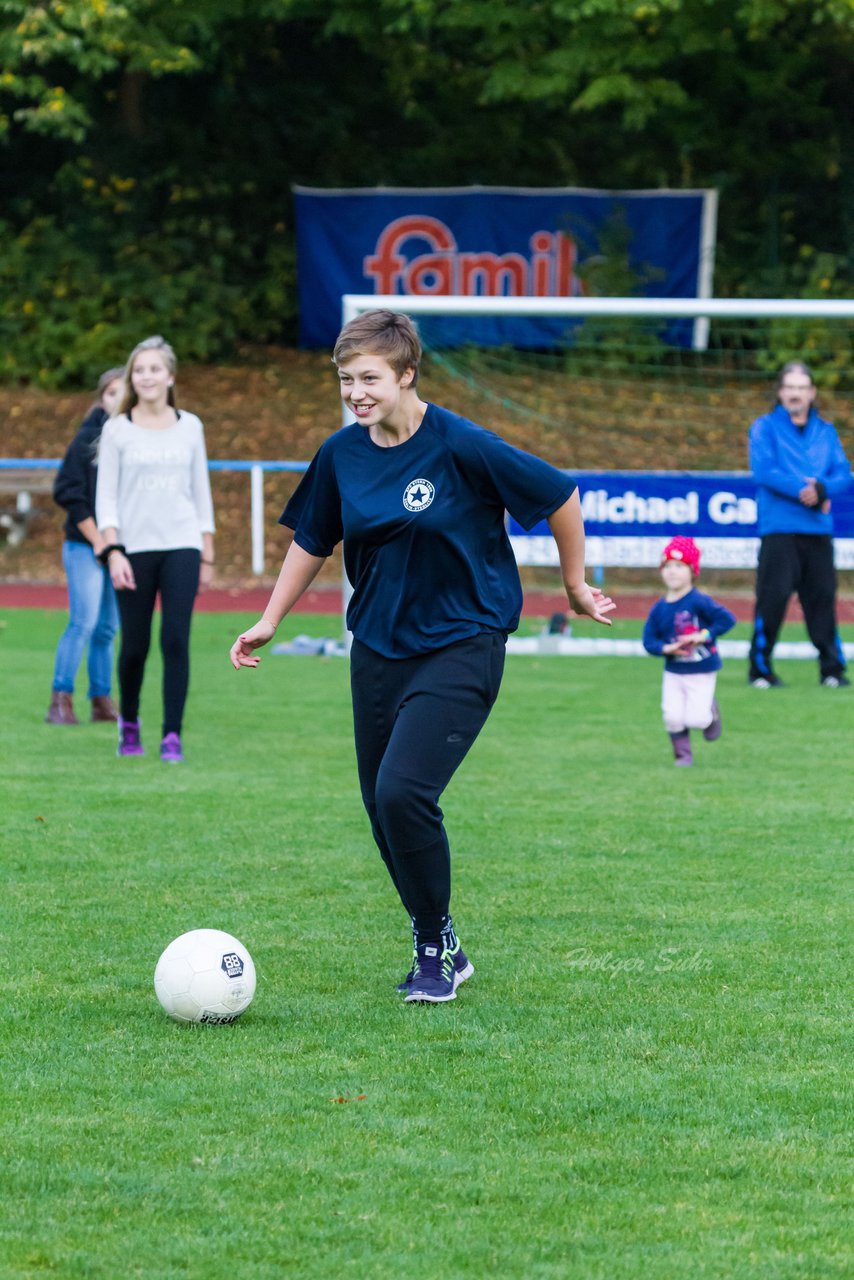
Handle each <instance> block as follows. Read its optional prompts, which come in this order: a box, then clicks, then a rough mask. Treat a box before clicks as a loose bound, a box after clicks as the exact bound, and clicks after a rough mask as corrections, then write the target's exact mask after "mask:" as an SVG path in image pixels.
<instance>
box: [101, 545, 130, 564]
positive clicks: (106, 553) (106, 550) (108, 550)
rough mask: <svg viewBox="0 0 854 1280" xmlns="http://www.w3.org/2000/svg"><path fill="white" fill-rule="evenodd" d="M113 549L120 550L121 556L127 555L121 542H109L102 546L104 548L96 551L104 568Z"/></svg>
mask: <svg viewBox="0 0 854 1280" xmlns="http://www.w3.org/2000/svg"><path fill="white" fill-rule="evenodd" d="M114 551H121V553H122V555H123V556H126V555H127V551H126V550H125V546H124V543H123V542H111V543H110V545H109V546H108V547H104V550H103V551H100V552H99V553H98V559H99V560H100V561H101V564H102V565H104V567H105V568H106V565H107V563H108V561H109V559H110V556H111V554H112V553H113V552H114Z"/></svg>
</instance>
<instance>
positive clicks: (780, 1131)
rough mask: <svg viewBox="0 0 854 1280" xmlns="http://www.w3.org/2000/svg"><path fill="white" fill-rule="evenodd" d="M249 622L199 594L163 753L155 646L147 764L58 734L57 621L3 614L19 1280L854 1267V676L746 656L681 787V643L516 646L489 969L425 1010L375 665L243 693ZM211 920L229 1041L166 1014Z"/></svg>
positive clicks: (468, 891)
mask: <svg viewBox="0 0 854 1280" xmlns="http://www.w3.org/2000/svg"><path fill="white" fill-rule="evenodd" d="M248 621H249V619H247V618H242V617H240V616H229V615H205V614H201V615H198V616H197V618H196V620H195V623H194V640H193V652H194V657H193V662H194V666H193V684H192V688H191V693H190V702H189V708H188V717H187V723H186V727H185V745H186V749H187V752H188V762H187V764H186V765H185V766H183V767H173V768H171V769H170V768H167V767H166V766H163V765H161V764H160V762H159V760H158V759H157V757H156V745H157V739H158V738H159V732H158V731H159V667H158V663H157V661H154V660H152V663H151V664H150V669H149V673H148V680H147V684H146V689H145V696H144V705H143V728H144V736H145V740H146V742H147V745H148V747H149V749H151V750H152V752H153V754H150V755H149V756H147V757H146V758H145V759H142V760H123V761H119V760H117V759H116V758H115V755H114V733H113V731H112V729H111V727H110V726H103V725H83V726H81V727H80V728H78V729H65V728H54V727H49V726H46V725H44V724H43V723H42V722H41V721H42V716H43V715H44V711H45V709H46V706H47V700H48V696H49V686H50V675H51V667H52V655H53V649H54V645H55V643H56V640H57V638H58V636H59V633H60V631H61V628H62V626H63V624H64V617H63V615H61V614H59V613H46V612H28V611H15V610H9V611H7V612H6V613H5V614H4V615H3V623H4V625H3V627H2V630H0V653H2V656H3V658H4V671H5V687H6V693H5V695H4V715H3V725H2V750H3V764H2V768H3V776H4V790H5V792H6V796H7V800H6V803H5V805H4V821H3V824H2V846H3V854H2V865H3V873H4V876H3V878H4V884H5V889H4V895H3V904H2V919H3V922H4V928H3V938H4V954H5V957H6V960H5V991H6V999H5V1009H4V1016H3V1018H2V1023H0V1048H2V1085H1V1086H0V1087H2V1092H3V1100H2V1106H0V1150H2V1160H0V1170H2V1172H0V1178H2V1182H1V1183H0V1187H1V1188H2V1199H0V1206H2V1207H0V1222H2V1228H1V1229H0V1277H3V1280H6V1278H7V1277H16V1278H18V1277H41V1276H44V1275H51V1276H58V1277H62V1278H63V1280H64V1278H65V1277H68V1278H69V1280H72V1278H74V1280H76V1278H77V1277H87V1278H88V1277H97V1278H99V1280H101V1278H103V1280H125V1278H126V1277H146V1280H171V1278H172V1277H176V1278H177V1277H181V1278H182V1280H220V1278H222V1280H226V1277H237V1278H238V1280H244V1278H245V1280H274V1278H278V1277H289V1276H293V1277H298V1278H299V1280H303V1278H305V1280H315V1278H317V1280H329V1278H333V1277H351V1276H352V1277H359V1280H373V1278H376V1280H386V1278H389V1280H390V1278H392V1277H395V1278H396V1277H407V1276H415V1277H434V1276H442V1277H443V1278H444V1280H457V1278H461V1280H462V1278H465V1280H470V1278H471V1280H482V1278H483V1277H490V1276H491V1277H496V1278H497V1280H522V1278H523V1277H524V1278H525V1280H529V1278H530V1280H545V1278H548V1280H575V1278H576V1277H577V1278H578V1280H596V1278H600V1277H601V1280H629V1278H631V1280H641V1278H643V1280H649V1278H652V1280H688V1278H691V1280H694V1278H696V1277H721V1278H726V1280H741V1278H742V1277H751V1278H752V1277H755V1278H756V1280H775V1278H777V1277H786V1278H789V1277H791V1278H794V1277H798V1278H804V1280H807V1278H809V1280H812V1278H813V1277H849V1276H851V1274H852V1272H854V1247H852V1237H851V1234H850V1217H848V1216H847V1215H848V1213H849V1212H850V1208H851V1189H852V1188H851V1163H850V1159H851V1140H850V1135H851V1132H852V1127H853V1126H854V1114H852V1112H854V1106H852V1091H851V1087H850V1084H851V1058H852V1036H851V1006H850V996H851V982H850V974H851V953H850V941H851V937H852V910H851V904H852V893H851V873H850V866H851V858H850V851H851V816H852V804H851V796H852V783H851V779H852V776H854V744H852V733H851V725H852V706H854V702H853V701H852V698H851V696H850V694H851V691H850V690H840V691H829V690H823V689H820V688H819V687H818V684H817V672H816V667H815V664H813V663H807V662H792V663H782V664H780V669H781V673H782V675H783V677H784V679H786V680H787V683H788V687H787V688H786V689H785V690H780V691H776V690H775V691H771V692H768V693H757V692H756V691H754V690H749V689H748V688H747V686H746V682H745V672H744V668H743V664H740V663H734V662H733V663H730V664H729V665H728V666H727V667H725V669H724V672H723V673H722V676H721V679H720V684H719V691H720V700H721V704H722V709H723V716H724V736H723V738H722V739H721V741H720V742H717V743H715V744H706V743H704V742H702V741H701V742H700V743H699V744H698V746H697V749H696V761H697V762H696V765H695V767H694V768H693V769H691V770H676V769H674V768H673V765H672V762H671V759H670V754H669V742H668V740H667V738H666V735H665V734H664V731H663V729H662V727H661V723H660V716H659V710H658V696H659V680H660V664H659V663H658V662H656V661H655V660H653V659H647V660H644V659H623V658H615V659H580V658H579V659H560V658H545V659H539V660H538V659H529V658H513V659H510V660H508V667H507V674H506V677H505V684H504V689H503V691H502V695H501V698H500V700H499V703H498V706H497V707H496V710H495V711H494V713H493V716H492V718H491V720H490V722H489V724H488V725H487V727H486V729H485V731H484V733H483V735H482V736H481V739H480V740H479V742H478V743H477V744H476V746H475V749H474V750H473V752H472V754H471V756H470V757H469V759H468V760H467V761H466V763H465V764H464V766H463V767H462V769H461V771H460V773H459V774H458V776H457V778H456V779H455V781H454V782H453V783H452V786H451V788H450V789H449V791H448V793H447V796H446V801H445V805H444V807H445V810H446V815H447V821H448V826H449V831H450V834H451V839H452V843H453V846H454V849H455V893H454V908H455V917H456V921H457V925H458V927H459V929H460V933H461V936H462V938H463V942H464V945H465V947H466V950H467V951H468V952H469V954H470V956H471V958H472V960H473V962H474V964H475V966H476V970H477V972H476V974H475V977H474V978H473V979H472V980H471V981H470V982H469V983H467V984H466V985H465V986H464V987H463V988H462V989H461V991H460V994H459V997H458V999H457V1000H456V1001H455V1002H454V1003H453V1004H450V1005H447V1006H437V1007H421V1006H407V1005H404V1004H403V1003H401V1000H400V997H399V996H397V995H396V994H395V992H394V989H393V988H394V984H395V982H396V981H397V980H398V979H399V978H400V977H401V976H402V974H403V973H404V972H405V970H406V968H407V967H408V962H409V939H408V926H407V920H406V918H405V916H404V913H403V911H402V909H401V908H400V906H399V905H398V904H397V902H396V899H395V897H394V895H393V892H392V891H391V886H390V885H389V884H388V883H387V881H386V878H385V872H384V870H383V868H382V864H381V863H380V860H379V857H378V855H377V854H376V853H375V851H374V848H373V845H372V842H371V840H370V837H369V831H368V825H367V820H366V818H365V816H364V814H363V812H362V810H361V806H360V802H359V798H358V791H357V786H356V777H355V764H354V758H353V751H352V746H351V726H350V715H349V703H348V697H347V679H348V672H347V663H346V662H345V661H344V660H341V659H321V658H284V657H272V656H268V657H266V658H265V661H264V662H263V663H262V665H261V667H260V669H259V670H258V671H256V672H251V671H243V672H241V673H240V674H239V675H238V674H237V673H235V672H234V671H232V670H231V669H230V667H229V666H228V663H227V649H228V646H229V645H230V643H231V641H232V639H233V638H234V636H235V635H236V633H237V630H238V629H239V627H240V626H241V625H245V624H246V622H248ZM335 626H336V624H335V623H334V621H332V620H330V619H323V618H316V617H315V618H308V617H300V618H294V619H292V620H290V624H289V630H288V632H287V634H290V635H292V634H294V633H295V632H296V631H298V630H305V631H314V632H315V633H317V634H324V633H326V634H332V633H333V631H334V628H335ZM330 628H332V630H330ZM636 630H637V628H636ZM202 926H212V927H217V928H223V929H226V930H228V931H229V932H232V933H234V934H236V935H237V936H238V937H239V938H241V939H242V940H243V942H244V943H245V944H246V945H247V946H248V947H249V949H250V951H251V953H252V955H253V957H254V960H255V963H256V966H257V969H258V975H259V983H258V992H257V995H256V998H255V1002H254V1004H253V1005H252V1007H251V1008H250V1010H249V1011H248V1013H246V1014H245V1015H244V1017H243V1018H242V1019H241V1020H240V1021H239V1022H238V1023H237V1024H236V1025H234V1026H233V1027H201V1028H182V1027H180V1026H177V1025H175V1024H173V1023H171V1022H169V1021H168V1019H166V1017H165V1015H163V1013H162V1012H161V1010H160V1007H159V1005H158V1004H157V1002H156V999H155V997H154V993H153V988H152V975H153V971H154V965H155V963H156V960H157V958H158V955H159V954H160V952H161V950H162V949H163V947H165V945H166V944H167V943H168V942H169V941H170V940H171V939H172V938H173V937H174V936H176V935H177V934H179V933H182V932H184V931H185V930H187V929H190V928H197V927H202ZM362 1095H364V1096H362Z"/></svg>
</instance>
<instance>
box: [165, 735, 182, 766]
mask: <svg viewBox="0 0 854 1280" xmlns="http://www.w3.org/2000/svg"><path fill="white" fill-rule="evenodd" d="M160 759H161V760H163V761H164V763H166V764H180V763H181V761H182V760H183V759H184V753H183V751H182V750H181V739H180V737H179V735H178V734H177V733H167V735H166V737H165V738H164V739H163V741H162V742H161V744H160Z"/></svg>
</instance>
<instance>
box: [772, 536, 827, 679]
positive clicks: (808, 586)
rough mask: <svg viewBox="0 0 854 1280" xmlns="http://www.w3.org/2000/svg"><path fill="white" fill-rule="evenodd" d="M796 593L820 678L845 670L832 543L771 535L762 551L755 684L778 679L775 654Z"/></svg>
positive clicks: (813, 537) (825, 538)
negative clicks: (760, 680)
mask: <svg viewBox="0 0 854 1280" xmlns="http://www.w3.org/2000/svg"><path fill="white" fill-rule="evenodd" d="M793 592H797V596H798V600H799V601H800V603H801V608H802V609H803V612H804V621H805V623H806V626H807V632H808V634H809V638H810V640H812V642H813V644H814V645H815V647H816V649H818V660H819V666H820V672H821V679H822V680H823V679H824V678H825V676H838V675H841V674H842V672H843V671H844V670H845V658H844V656H843V653H842V645H841V643H840V640H839V634H838V632H837V629H836V570H835V569H834V567H833V539H832V538H829V537H820V536H816V535H814V534H807V533H769V534H766V535H765V537H764V538H763V539H762V541H761V543H760V547H759V567H758V569H757V572H756V608H755V614H754V624H753V639H752V641H751V644H750V677H749V678H750V679H751V680H755V679H757V678H758V677H760V676H764V677H766V678H767V677H769V676H772V675H773V674H774V672H773V668H772V666H771V654H772V651H773V649H774V645H775V644H776V642H777V636H778V634H779V631H780V627H781V626H782V625H783V618H784V617H785V614H786V606H787V605H788V603H789V599H790V597H791V595H792V593H793Z"/></svg>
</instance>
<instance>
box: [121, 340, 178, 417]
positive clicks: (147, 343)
mask: <svg viewBox="0 0 854 1280" xmlns="http://www.w3.org/2000/svg"><path fill="white" fill-rule="evenodd" d="M143 351H159V352H160V354H161V355H162V356H163V359H164V361H165V362H166V368H167V369H168V370H169V372H170V373H171V374H172V377H173V378H174V376H175V373H176V371H177V368H178V361H177V360H176V359H175V352H174V351H173V350H172V348H171V347H170V346H169V343H168V342H167V341H166V339H165V338H161V336H160V334H159V333H156V334H154V336H153V337H152V338H144V339H143V341H142V342H138V343H137V344H136V346H135V347H134V349H133V351H132V352H131V353H130V355H129V356H128V358H127V364H126V365H125V367H124V379H125V386H124V391H123V392H122V400H121V404H120V405H119V410H118V411H119V413H127V412H128V410H129V409H132V408H133V406H134V405H135V404H136V403H137V401H138V399H139V397H138V396H137V394H136V392H135V391H134V389H133V381H132V380H131V374H132V373H133V362H134V360H135V359H136V358H137V356H138V355H140V354H141V352H143ZM166 398H167V400H168V402H169V404H171V406H172V408H173V409H177V407H178V406H177V404H176V402H175V387H174V385H173V386H171V387H170V388H169V390H168V392H167V396H166Z"/></svg>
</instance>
